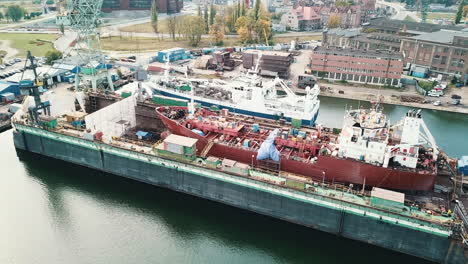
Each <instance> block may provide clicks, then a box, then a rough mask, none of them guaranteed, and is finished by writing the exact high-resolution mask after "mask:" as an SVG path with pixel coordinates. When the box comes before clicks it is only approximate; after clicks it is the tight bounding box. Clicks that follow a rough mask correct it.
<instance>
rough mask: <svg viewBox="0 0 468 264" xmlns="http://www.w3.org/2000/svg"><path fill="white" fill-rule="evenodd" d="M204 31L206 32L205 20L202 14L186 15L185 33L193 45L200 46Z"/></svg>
mask: <svg viewBox="0 0 468 264" xmlns="http://www.w3.org/2000/svg"><path fill="white" fill-rule="evenodd" d="M203 33H205V21H204V20H203V18H201V17H200V16H186V17H184V34H185V37H186V38H187V39H188V40H189V43H190V45H191V46H193V47H196V46H198V43H200V40H201V36H202V34H203Z"/></svg>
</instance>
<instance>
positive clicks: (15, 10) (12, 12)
mask: <svg viewBox="0 0 468 264" xmlns="http://www.w3.org/2000/svg"><path fill="white" fill-rule="evenodd" d="M6 13H7V15H8V17H9V18H10V19H11V20H12V21H13V22H18V21H20V20H21V19H22V18H23V17H24V9H23V8H22V7H21V6H19V5H12V6H9V7H8V8H7V11H6Z"/></svg>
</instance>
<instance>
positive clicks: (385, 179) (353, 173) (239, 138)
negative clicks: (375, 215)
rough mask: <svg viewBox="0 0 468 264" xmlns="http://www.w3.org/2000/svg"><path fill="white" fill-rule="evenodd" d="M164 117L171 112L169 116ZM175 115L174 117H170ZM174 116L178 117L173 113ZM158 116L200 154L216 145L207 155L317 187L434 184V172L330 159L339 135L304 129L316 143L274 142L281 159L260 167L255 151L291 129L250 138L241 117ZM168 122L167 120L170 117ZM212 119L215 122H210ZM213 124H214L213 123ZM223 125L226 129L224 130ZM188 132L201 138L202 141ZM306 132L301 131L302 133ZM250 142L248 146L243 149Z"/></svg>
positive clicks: (263, 129) (162, 111)
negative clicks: (299, 177)
mask: <svg viewBox="0 0 468 264" xmlns="http://www.w3.org/2000/svg"><path fill="white" fill-rule="evenodd" d="M168 111H171V112H172V116H171V114H169V112H168ZM174 111H175V113H174ZM177 112H178V113H177ZM158 114H159V116H160V118H161V120H162V121H163V123H164V124H165V126H166V127H167V128H168V130H169V131H171V132H172V133H174V134H178V135H182V136H187V137H191V138H197V139H198V143H197V149H198V152H199V153H201V152H202V151H203V150H204V149H205V147H206V146H207V144H208V143H209V142H214V144H213V145H212V146H211V148H210V149H209V151H208V153H205V155H208V156H216V157H220V158H228V159H232V160H236V161H238V162H242V163H246V164H252V165H253V166H264V165H265V164H268V163H269V164H270V165H273V167H274V166H276V168H277V169H278V170H281V171H286V172H290V173H295V174H299V175H304V176H307V177H310V178H313V179H314V180H316V181H326V182H337V183H338V182H339V183H346V184H348V183H353V184H359V185H364V184H365V185H366V186H375V187H381V188H387V189H398V190H421V191H428V190H431V189H432V188H433V186H434V182H435V170H434V169H433V168H430V167H428V168H427V169H426V170H415V169H410V168H404V167H398V168H394V167H388V168H384V167H381V166H377V165H372V164H368V163H365V162H362V161H357V160H353V159H343V158H339V157H336V156H332V155H330V153H331V152H332V151H333V147H332V146H330V144H329V143H330V142H332V143H333V142H335V141H336V140H337V135H334V134H332V133H329V132H323V131H321V130H317V129H310V128H306V129H305V130H307V133H308V134H310V135H313V137H315V138H314V140H307V141H306V140H304V139H301V140H298V139H297V138H296V140H291V139H290V138H282V137H281V135H280V136H279V137H277V138H276V139H275V144H276V146H277V149H278V150H279V151H280V153H281V160H280V162H278V163H275V162H273V161H258V160H257V151H258V149H259V147H260V145H261V143H262V142H263V140H265V138H266V137H267V136H268V135H269V134H270V132H271V131H272V130H273V129H274V128H282V127H283V128H285V129H286V128H287V129H289V128H291V127H290V126H288V125H283V124H279V123H275V122H271V121H269V123H267V124H266V125H262V126H260V127H259V129H258V131H257V132H253V124H251V123H245V122H238V121H237V122H236V120H239V119H240V118H239V116H230V115H225V116H223V117H220V116H218V115H217V114H214V113H212V112H209V111H207V110H202V111H201V112H199V113H198V115H199V116H201V117H198V116H196V117H195V118H192V119H189V118H186V115H187V114H186V108H184V107H171V108H165V107H161V108H158ZM168 116H170V117H172V118H170V117H168ZM210 117H213V118H211V119H210ZM214 121H217V122H214ZM226 124H227V125H226ZM192 129H197V130H199V131H201V132H202V133H203V135H200V134H198V133H196V132H194V131H192ZM301 130H304V129H301ZM246 140H248V146H246V145H244V144H245V141H246Z"/></svg>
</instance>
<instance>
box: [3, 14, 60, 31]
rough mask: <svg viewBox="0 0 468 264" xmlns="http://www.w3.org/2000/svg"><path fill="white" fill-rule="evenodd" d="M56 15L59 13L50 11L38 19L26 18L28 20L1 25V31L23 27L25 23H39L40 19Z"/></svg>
mask: <svg viewBox="0 0 468 264" xmlns="http://www.w3.org/2000/svg"><path fill="white" fill-rule="evenodd" d="M56 15H57V14H56V12H52V13H49V14H47V15H44V16H41V17H40V18H38V19H34V20H26V21H23V22H20V23H16V24H5V25H1V26H0V32H4V31H7V32H10V31H13V28H17V27H22V26H25V25H28V24H34V23H37V22H40V21H44V20H47V19H51V18H54V17H55V16H56ZM8 29H10V30H8ZM27 33H31V32H27Z"/></svg>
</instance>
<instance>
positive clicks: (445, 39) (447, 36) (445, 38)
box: [411, 30, 468, 44]
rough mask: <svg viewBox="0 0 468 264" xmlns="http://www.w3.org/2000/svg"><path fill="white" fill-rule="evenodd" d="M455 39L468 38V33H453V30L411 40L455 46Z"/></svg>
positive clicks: (432, 33)
mask: <svg viewBox="0 0 468 264" xmlns="http://www.w3.org/2000/svg"><path fill="white" fill-rule="evenodd" d="M454 37H464V38H468V32H463V31H453V30H441V31H437V32H431V33H426V34H422V35H419V36H414V37H411V39H417V40H424V41H430V42H437V43H444V44H453V38H454Z"/></svg>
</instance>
